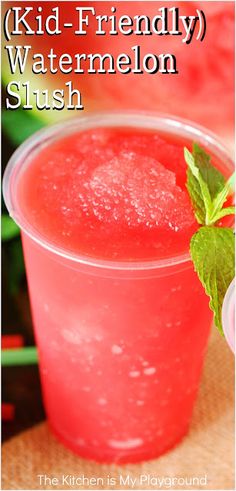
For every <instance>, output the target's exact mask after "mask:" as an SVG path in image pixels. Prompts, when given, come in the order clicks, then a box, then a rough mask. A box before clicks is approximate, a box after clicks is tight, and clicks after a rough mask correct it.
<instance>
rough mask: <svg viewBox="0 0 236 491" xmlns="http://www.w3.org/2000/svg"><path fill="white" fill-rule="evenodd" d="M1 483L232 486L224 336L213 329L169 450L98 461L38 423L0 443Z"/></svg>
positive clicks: (229, 372)
mask: <svg viewBox="0 0 236 491" xmlns="http://www.w3.org/2000/svg"><path fill="white" fill-rule="evenodd" d="M39 475H41V476H42V477H41V484H40V479H39ZM68 475H69V476H71V477H70V478H67V477H66V476H68ZM63 476H64V481H63ZM141 476H144V477H141ZM52 478H56V479H57V481H53V482H54V483H55V484H53V482H52V481H50V479H52ZM76 478H77V483H75V484H73V479H74V480H75V479H76ZM111 478H113V481H112V479H111ZM171 478H175V481H174V480H172V482H171V480H170V479H171ZM144 479H145V481H144ZM158 479H159V481H158ZM194 479H195V480H194ZM2 489H57V490H58V489H207V490H208V489H209V490H210V489H211V490H212V489H217V490H228V489H234V357H233V355H232V353H231V352H230V350H229V348H228V347H227V345H226V343H225V341H224V340H223V339H222V338H221V336H220V335H219V334H218V333H217V332H216V330H215V329H214V330H213V332H212V335H211V339H210V343H209V349H208V353H207V358H206V362H205V368H204V373H203V377H202V383H201V388H200V392H199V397H198V401H197V404H196V407H195V410H194V415H193V420H192V425H191V429H190V432H189V434H188V435H187V437H186V438H185V439H184V440H183V441H182V443H181V444H179V445H178V446H177V447H176V448H174V449H173V450H172V451H170V452H168V453H167V454H165V455H164V456H162V457H161V458H159V459H157V460H152V461H149V462H144V463H142V464H135V465H133V464H132V465H126V466H116V465H100V464H96V463H94V462H91V461H86V460H83V459H80V458H79V457H77V456H75V455H73V454H72V453H71V452H69V451H68V450H67V449H66V448H64V447H63V446H62V445H61V444H60V443H59V442H58V441H57V440H56V439H55V438H54V436H53V435H51V433H50V432H49V430H48V427H47V423H42V424H39V425H37V426H35V427H33V428H32V429H30V430H27V431H25V432H24V433H21V434H20V435H18V436H16V437H14V438H12V439H11V440H9V441H8V442H6V443H5V444H4V445H3V448H2Z"/></svg>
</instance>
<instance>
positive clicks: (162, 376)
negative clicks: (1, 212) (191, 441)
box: [4, 113, 231, 462]
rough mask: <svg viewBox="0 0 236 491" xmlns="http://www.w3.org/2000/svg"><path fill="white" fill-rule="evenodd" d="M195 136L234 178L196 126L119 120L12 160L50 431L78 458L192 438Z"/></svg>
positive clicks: (9, 183) (145, 451)
mask: <svg viewBox="0 0 236 491" xmlns="http://www.w3.org/2000/svg"><path fill="white" fill-rule="evenodd" d="M193 140H195V141H197V142H198V143H199V144H201V145H203V146H204V147H205V148H206V149H207V150H208V151H209V153H210V154H211V155H212V157H213V163H215V165H217V166H218V167H219V168H220V169H221V170H223V171H224V172H225V174H226V175H228V174H229V173H230V170H231V161H230V159H229V157H228V156H227V153H226V151H225V150H224V148H223V147H222V146H221V144H220V143H219V142H217V141H216V140H215V139H214V137H213V136H212V135H209V134H207V133H205V132H204V130H202V129H201V128H199V127H194V126H192V125H191V124H190V123H188V122H184V121H180V120H175V119H172V118H169V117H164V116H153V115H142V114H133V115H132V114H119V113H118V114H114V115H111V114H107V115H104V114H103V115H100V116H98V115H97V116H91V117H87V118H84V119H83V118H80V119H79V120H74V121H71V122H68V123H64V124H63V125H59V126H56V127H52V128H49V129H46V130H44V131H43V132H40V133H38V134H37V135H36V136H35V137H33V138H31V139H30V140H28V141H27V142H26V143H25V144H24V145H23V146H21V147H20V148H19V149H18V151H17V152H16V153H15V154H14V156H13V158H12V159H11V162H10V163H9V165H8V168H7V171H6V174H5V182H4V188H5V199H6V203H7V206H8V209H9V212H10V213H11V215H12V216H13V218H14V219H15V220H16V222H17V223H18V224H19V225H20V227H21V229H22V239H23V247H24V255H25V262H26V269H27V277H28V285H29V291H30V298H31V306H32V315H33V321H34V326H35V334H36V341H37V345H38V350H39V359H40V370H41V380H42V387H43V395H44V401H45V407H46V411H47V415H48V419H49V424H50V426H51V428H52V429H53V431H54V432H55V433H56V434H57V435H58V437H59V438H60V440H61V441H63V442H64V443H65V444H66V445H67V446H68V447H70V448H71V449H72V450H74V451H76V452H77V453H78V454H79V455H81V456H84V457H87V458H92V459H95V460H98V461H114V462H136V461H140V460H144V459H150V458H154V457H156V456H158V455H160V454H162V453H163V452H165V451H166V450H167V449H169V448H170V447H172V446H173V445H174V444H175V443H177V442H178V441H179V440H180V439H181V438H182V437H183V435H184V434H185V433H186V432H187V430H188V427H189V424H190V418H191V413H192V408H193V403H194V400H195V398H196V393H197V389H198V385H199V378H200V373H201V369H202V364H203V358H204V353H205V350H206V343H207V338H208V335H209V330H210V324H211V319H212V315H211V312H210V310H209V307H208V298H207V297H206V296H205V294H204V291H203V288H202V286H201V284H200V282H199V280H198V278H197V275H196V274H195V273H194V271H193V266H192V263H191V261H190V258H189V254H188V250H189V240H190V238H191V236H192V234H193V233H194V231H195V230H196V228H197V224H196V221H195V218H194V214H193V211H192V209H191V205H190V201H189V197H188V194H187V191H186V188H185V181H186V165H185V162H184V158H183V147H184V145H187V146H189V147H190V146H191V143H192V141H193Z"/></svg>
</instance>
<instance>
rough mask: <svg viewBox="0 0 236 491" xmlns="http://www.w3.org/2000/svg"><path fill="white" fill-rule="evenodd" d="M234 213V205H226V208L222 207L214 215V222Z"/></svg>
mask: <svg viewBox="0 0 236 491" xmlns="http://www.w3.org/2000/svg"><path fill="white" fill-rule="evenodd" d="M234 214H235V206H227V208H222V210H220V211H218V212H217V213H216V214H215V216H214V223H215V222H217V221H218V220H220V219H221V218H223V217H226V216H227V215H234Z"/></svg>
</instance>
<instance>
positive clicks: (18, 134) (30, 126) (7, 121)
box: [2, 109, 45, 146]
mask: <svg viewBox="0 0 236 491" xmlns="http://www.w3.org/2000/svg"><path fill="white" fill-rule="evenodd" d="M44 126H45V123H44V122H43V121H41V120H40V119H38V118H37V117H36V116H35V115H34V114H31V113H30V112H29V111H23V109H18V110H17V111H6V110H5V111H3V112H2V128H3V131H4V133H5V134H6V135H7V136H8V138H9V139H10V140H11V142H12V143H13V144H14V145H15V146H18V145H20V144H21V143H23V141H25V140H26V138H28V137H29V136H31V135H32V134H33V133H35V132H36V131H38V130H40V129H41V128H43V127H44Z"/></svg>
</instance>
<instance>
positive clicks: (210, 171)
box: [193, 143, 225, 200]
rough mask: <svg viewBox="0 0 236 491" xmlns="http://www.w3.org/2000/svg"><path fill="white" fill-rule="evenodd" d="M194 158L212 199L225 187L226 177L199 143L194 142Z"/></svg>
mask: <svg viewBox="0 0 236 491" xmlns="http://www.w3.org/2000/svg"><path fill="white" fill-rule="evenodd" d="M193 158H194V160H195V164H196V166H197V167H198V168H199V170H200V173H201V176H202V178H203V180H204V181H205V183H206V184H207V186H208V189H209V192H210V195H211V199H212V200H213V199H214V198H215V196H216V195H217V194H218V193H219V192H220V191H221V190H222V189H223V187H224V185H225V177H224V176H223V174H221V172H220V171H219V170H218V169H216V168H215V167H214V166H213V165H212V163H211V157H210V155H209V154H208V153H206V152H205V150H204V149H203V148H202V147H200V146H199V145H198V144H197V143H194V144H193Z"/></svg>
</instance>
